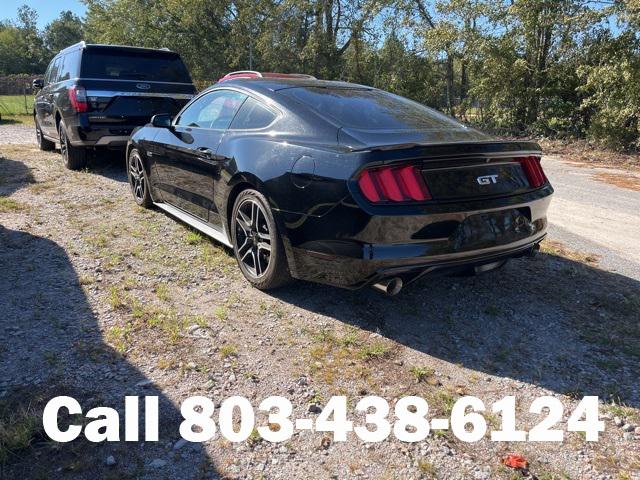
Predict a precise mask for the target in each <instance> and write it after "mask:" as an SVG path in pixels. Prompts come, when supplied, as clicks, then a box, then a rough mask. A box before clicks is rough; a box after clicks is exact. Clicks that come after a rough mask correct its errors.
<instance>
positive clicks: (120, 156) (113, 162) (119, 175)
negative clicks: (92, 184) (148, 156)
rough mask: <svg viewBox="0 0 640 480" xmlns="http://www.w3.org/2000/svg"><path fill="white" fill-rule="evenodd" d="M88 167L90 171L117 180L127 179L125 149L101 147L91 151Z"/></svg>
mask: <svg viewBox="0 0 640 480" xmlns="http://www.w3.org/2000/svg"><path fill="white" fill-rule="evenodd" d="M87 169H88V170H89V172H90V173H93V174H97V175H102V176H103V177H107V178H109V179H111V180H115V181H116V182H126V181H127V170H126V168H125V151H124V148H122V149H114V150H109V149H99V150H95V151H94V152H91V155H90V157H89V163H88V165H87Z"/></svg>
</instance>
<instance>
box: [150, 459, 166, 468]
mask: <svg viewBox="0 0 640 480" xmlns="http://www.w3.org/2000/svg"><path fill="white" fill-rule="evenodd" d="M166 464H167V461H166V460H162V459H161V458H156V459H155V460H153V461H152V462H151V463H150V464H149V466H150V467H151V468H162V467H164V466H165V465H166Z"/></svg>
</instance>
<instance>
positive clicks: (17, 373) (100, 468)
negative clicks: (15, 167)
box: [0, 160, 218, 479]
mask: <svg viewBox="0 0 640 480" xmlns="http://www.w3.org/2000/svg"><path fill="white" fill-rule="evenodd" d="M6 162H7V161H6V160H3V161H2V165H1V167H2V168H5V167H6V166H7V164H6ZM23 173H24V172H23ZM0 272H1V274H0V312H1V315H0V332H1V334H0V479H16V478H60V479H65V478H73V479H93V478H100V479H120V478H149V479H155V478H180V479H183V478H184V479H191V478H198V479H200V478H218V475H217V473H216V471H215V468H214V466H213V463H212V461H211V460H210V459H209V458H208V457H207V455H206V454H205V452H204V450H203V449H202V448H201V446H200V444H193V445H186V446H183V447H182V448H180V449H179V450H174V449H173V448H172V446H173V444H174V443H175V442H176V441H177V440H178V439H179V438H180V435H179V424H180V418H181V417H180V413H179V411H178V410H177V408H176V407H175V406H174V405H172V404H171V403H170V401H169V400H168V399H167V398H166V397H165V396H164V395H163V394H162V392H161V391H160V390H159V389H158V388H156V387H155V386H154V385H153V384H151V383H150V382H149V381H148V380H147V379H146V378H145V376H144V375H143V374H142V373H141V372H140V371H138V370H137V369H136V368H135V367H133V366H132V365H131V364H129V363H128V362H127V361H126V359H124V358H123V357H122V356H121V355H120V354H118V353H117V352H116V351H114V350H113V349H112V348H111V347H110V346H108V345H107V344H106V343H105V342H104V340H103V337H102V333H101V331H100V329H99V327H98V323H97V319H96V317H95V316H94V313H93V311H92V308H91V305H89V303H88V300H87V298H86V296H85V294H84V292H83V289H82V287H81V284H80V280H79V278H78V276H77V275H76V271H75V270H74V268H73V266H72V264H71V262H70V260H69V258H68V257H67V254H66V253H65V251H64V249H63V248H62V247H60V246H59V245H57V244H56V243H54V242H52V241H51V240H48V239H46V238H41V237H37V236H34V235H31V234H29V233H25V232H20V231H15V230H11V229H8V228H6V227H4V226H2V225H0ZM107 334H108V333H107ZM58 395H70V396H72V397H74V398H75V399H76V400H78V401H79V402H80V405H81V406H82V409H83V412H85V413H86V412H87V411H88V410H89V409H90V408H93V407H96V406H107V407H113V408H116V409H117V410H118V411H119V415H120V423H121V429H120V441H119V442H112V443H107V442H102V443H96V444H93V443H89V442H88V441H86V440H84V435H81V436H80V437H79V438H78V439H77V440H75V441H72V442H70V443H67V444H56V443H54V442H52V441H50V440H48V439H47V438H45V434H44V431H43V427H42V410H43V408H44V406H45V404H46V403H47V401H48V400H50V399H51V398H53V397H54V396H58ZM125 395H138V396H145V395H148V396H158V397H159V404H160V407H159V409H160V422H159V423H160V432H159V438H160V441H159V442H143V439H144V420H143V418H144V409H143V407H142V406H141V409H140V422H139V423H140V430H139V431H140V436H141V441H140V442H135V443H134V442H129V443H125V442H124V429H123V427H122V426H123V424H124V397H125ZM143 403H144V402H142V401H141V404H143ZM63 412H64V413H62V415H61V425H62V428H63V429H64V425H65V424H66V422H68V421H69V420H70V419H69V417H68V415H67V414H66V412H65V411H63ZM75 421H77V422H78V424H81V423H82V422H81V419H75ZM109 456H113V457H114V459H115V461H116V464H115V465H107V464H106V459H107V458H108V457H109ZM156 459H159V460H156ZM154 460H156V462H155V463H156V466H155V467H154V466H152V465H150V463H151V462H153V461H154ZM163 462H166V463H163Z"/></svg>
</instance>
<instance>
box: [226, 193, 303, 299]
mask: <svg viewBox="0 0 640 480" xmlns="http://www.w3.org/2000/svg"><path fill="white" fill-rule="evenodd" d="M231 236H232V241H233V252H234V253H235V257H236V260H237V261H238V265H239V267H240V270H241V271H242V274H243V275H244V277H245V278H246V279H247V280H248V281H249V282H250V283H251V284H252V285H253V286H254V287H256V288H259V289H260V290H270V289H273V288H277V287H281V286H283V285H285V284H287V283H289V282H290V281H291V274H290V273H289V268H288V266H287V259H286V255H285V252H284V246H283V245H282V239H281V238H280V235H279V234H278V229H277V227H276V222H275V220H274V218H273V214H272V213H271V209H270V208H269V204H268V203H267V199H266V198H265V197H264V195H262V194H261V193H260V192H258V191H256V190H252V189H247V190H243V191H242V192H240V195H238V198H236V201H235V204H234V206H233V213H232V217H231Z"/></svg>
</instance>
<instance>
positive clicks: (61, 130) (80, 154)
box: [58, 122, 87, 170]
mask: <svg viewBox="0 0 640 480" xmlns="http://www.w3.org/2000/svg"><path fill="white" fill-rule="evenodd" d="M58 134H59V135H60V153H61V154H62V159H63V160H64V164H65V166H66V167H67V168H68V169H69V170H81V169H83V168H84V167H86V166H87V151H86V150H85V149H84V148H82V147H74V146H73V145H71V142H69V138H68V137H67V130H66V129H65V127H64V123H62V122H60V126H59V127H58Z"/></svg>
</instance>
